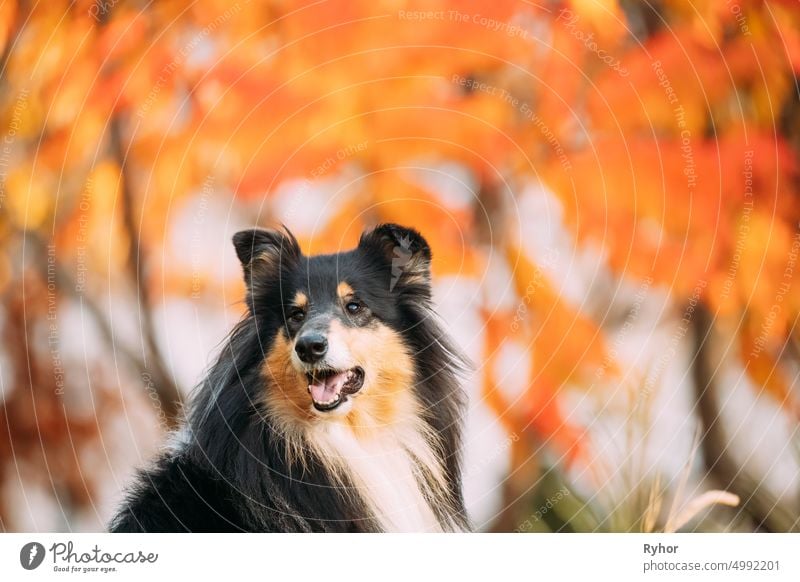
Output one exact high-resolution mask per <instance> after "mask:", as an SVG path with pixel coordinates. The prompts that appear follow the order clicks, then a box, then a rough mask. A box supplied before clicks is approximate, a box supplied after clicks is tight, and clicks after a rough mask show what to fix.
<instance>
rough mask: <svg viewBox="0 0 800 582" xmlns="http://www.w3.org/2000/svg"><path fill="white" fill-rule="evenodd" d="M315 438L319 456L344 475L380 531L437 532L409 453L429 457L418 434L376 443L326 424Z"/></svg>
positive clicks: (388, 437) (392, 435) (394, 436)
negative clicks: (353, 486) (381, 529)
mask: <svg viewBox="0 0 800 582" xmlns="http://www.w3.org/2000/svg"><path fill="white" fill-rule="evenodd" d="M316 436H317V439H315V440H317V443H316V444H317V446H319V447H320V449H322V450H321V451H320V452H321V453H322V454H323V455H325V454H327V455H330V457H328V459H329V460H330V462H332V463H334V464H336V465H337V466H338V468H339V470H341V471H343V472H346V473H347V474H348V475H349V477H350V479H351V480H352V481H353V482H354V485H355V486H356V487H357V489H358V491H359V494H360V495H361V497H362V498H363V499H364V500H365V501H366V502H367V503H368V504H369V505H370V509H371V510H372V512H373V513H374V514H375V516H376V517H377V518H378V520H379V521H380V523H381V525H382V527H383V529H384V530H386V531H395V532H434V531H442V529H441V526H440V525H439V522H438V520H437V519H436V516H435V515H434V513H433V511H432V510H431V508H430V506H429V504H428V502H427V501H426V499H425V496H424V495H423V492H422V491H421V490H420V486H419V469H418V468H417V467H416V465H415V463H414V461H413V460H412V458H411V455H410V454H409V451H412V452H413V454H414V456H415V457H417V458H421V459H430V458H431V453H430V450H429V449H428V447H427V445H426V444H425V442H424V439H422V437H421V436H417V435H414V434H411V433H409V432H405V434H398V433H397V432H395V431H392V432H389V433H388V434H387V435H386V436H384V437H383V438H381V439H367V440H365V439H360V438H357V437H356V436H355V435H354V434H353V432H352V431H351V430H350V429H349V428H348V427H346V426H343V425H339V424H332V425H329V426H326V427H325V429H324V430H321V431H320V432H319V433H318V434H317V435H316ZM422 448H424V449H425V450H424V451H423V450H421V449H422Z"/></svg>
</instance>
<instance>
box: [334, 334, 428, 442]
mask: <svg viewBox="0 0 800 582" xmlns="http://www.w3.org/2000/svg"><path fill="white" fill-rule="evenodd" d="M331 334H332V335H334V334H335V335H337V336H338V337H340V338H342V340H343V341H344V342H345V345H346V346H347V350H348V351H349V352H350V355H351V357H352V359H353V361H354V362H355V363H356V364H357V365H359V366H361V367H362V368H364V386H363V387H362V388H361V390H360V391H359V392H358V394H355V395H354V396H352V397H351V398H353V409H352V410H351V411H350V413H349V414H348V415H347V416H345V417H344V420H345V421H346V422H347V423H348V424H349V426H350V427H351V428H352V429H353V430H354V431H356V432H358V433H363V432H365V431H369V430H370V429H379V428H382V427H386V425H392V424H396V423H397V422H399V421H400V419H401V418H404V417H406V416H407V415H413V414H414V413H415V412H416V399H415V398H414V396H413V394H412V392H411V386H412V384H413V381H414V365H413V362H412V359H411V355H410V354H409V353H408V350H407V348H406V346H405V344H404V343H403V341H402V339H401V338H400V336H399V335H398V334H397V332H395V331H394V330H392V329H391V328H389V327H387V326H385V325H383V324H380V323H379V324H377V325H374V326H370V327H357V328H353V327H348V326H345V325H342V324H341V323H340V322H339V321H338V320H334V321H333V322H331Z"/></svg>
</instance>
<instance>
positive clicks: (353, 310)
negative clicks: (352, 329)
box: [344, 301, 364, 315]
mask: <svg viewBox="0 0 800 582" xmlns="http://www.w3.org/2000/svg"><path fill="white" fill-rule="evenodd" d="M344 307H345V309H347V313H349V314H350V315H355V314H357V313H360V312H361V310H362V309H364V305H363V304H362V303H359V302H358V301H348V302H347V305H345V306H344Z"/></svg>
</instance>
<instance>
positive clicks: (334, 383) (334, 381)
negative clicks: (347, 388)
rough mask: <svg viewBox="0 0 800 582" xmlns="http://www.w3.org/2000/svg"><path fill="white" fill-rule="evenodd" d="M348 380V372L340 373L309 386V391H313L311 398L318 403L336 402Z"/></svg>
mask: <svg viewBox="0 0 800 582" xmlns="http://www.w3.org/2000/svg"><path fill="white" fill-rule="evenodd" d="M346 380H347V372H339V373H338V374H334V375H333V376H328V377H327V378H324V379H322V380H317V381H316V382H314V383H312V384H309V385H308V389H309V390H310V391H311V398H313V399H314V400H316V401H317V402H330V401H331V400H336V396H337V395H338V394H339V393H340V392H341V391H342V386H344V383H345V381H346Z"/></svg>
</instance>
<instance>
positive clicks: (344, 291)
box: [336, 281, 355, 300]
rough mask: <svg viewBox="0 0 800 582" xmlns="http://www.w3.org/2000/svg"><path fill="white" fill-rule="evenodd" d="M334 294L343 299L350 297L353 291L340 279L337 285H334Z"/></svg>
mask: <svg viewBox="0 0 800 582" xmlns="http://www.w3.org/2000/svg"><path fill="white" fill-rule="evenodd" d="M336 294H337V295H339V299H342V300H344V299H347V298H348V297H352V296H353V295H354V294H355V293H354V291H353V288H352V287H351V286H350V284H349V283H347V282H345V281H342V282H341V283H339V286H338V287H336Z"/></svg>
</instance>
